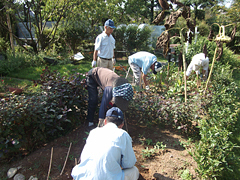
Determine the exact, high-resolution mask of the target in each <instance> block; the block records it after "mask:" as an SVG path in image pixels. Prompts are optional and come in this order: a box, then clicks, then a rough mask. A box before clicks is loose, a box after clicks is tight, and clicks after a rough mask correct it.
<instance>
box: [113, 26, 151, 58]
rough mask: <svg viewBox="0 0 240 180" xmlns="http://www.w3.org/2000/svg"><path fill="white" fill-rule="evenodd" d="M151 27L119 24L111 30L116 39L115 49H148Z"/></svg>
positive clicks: (129, 50)
mask: <svg viewBox="0 0 240 180" xmlns="http://www.w3.org/2000/svg"><path fill="white" fill-rule="evenodd" d="M151 31H152V30H151V29H150V27H148V26H144V27H143V28H138V25H128V26H124V25H123V26H120V27H119V28H116V29H115V30H114V31H113V36H114V38H115V40H116V50H119V51H127V53H130V54H131V53H133V52H137V51H143V50H144V51H149V50H150V48H149V44H150V37H151Z"/></svg>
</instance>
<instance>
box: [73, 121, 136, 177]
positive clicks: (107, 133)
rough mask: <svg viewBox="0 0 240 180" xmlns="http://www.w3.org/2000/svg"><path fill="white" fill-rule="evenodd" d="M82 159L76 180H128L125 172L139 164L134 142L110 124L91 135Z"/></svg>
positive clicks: (97, 129)
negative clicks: (133, 146) (125, 177)
mask: <svg viewBox="0 0 240 180" xmlns="http://www.w3.org/2000/svg"><path fill="white" fill-rule="evenodd" d="M80 159H81V163H80V164H78V165H76V166H75V167H74V168H73V170H72V173H71V175H72V177H73V178H74V179H75V180H124V172H123V170H122V168H123V169H125V168H132V167H133V166H134V165H135V163H136V161H137V160H136V157H135V154H134V151H133V148H132V138H131V137H130V136H129V134H128V133H127V132H126V131H124V130H123V129H119V128H118V127H117V126H116V125H115V124H114V123H110V122H109V123H107V124H106V125H105V126H103V127H102V128H95V129H93V130H92V131H90V134H89V136H88V138H87V141H86V145H85V146H84V148H83V151H82V154H81V157H80Z"/></svg>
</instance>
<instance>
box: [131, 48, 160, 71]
mask: <svg viewBox="0 0 240 180" xmlns="http://www.w3.org/2000/svg"><path fill="white" fill-rule="evenodd" d="M156 61H157V57H156V56H155V55H154V54H151V53H149V52H146V51H140V52H137V53H135V54H133V55H131V56H129V63H130V64H131V63H134V64H137V65H138V66H139V67H140V68H141V69H142V72H143V73H144V74H147V72H148V70H149V68H150V66H151V65H152V64H153V63H154V62H156Z"/></svg>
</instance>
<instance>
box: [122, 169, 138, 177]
mask: <svg viewBox="0 0 240 180" xmlns="http://www.w3.org/2000/svg"><path fill="white" fill-rule="evenodd" d="M123 171H124V180H137V179H138V178H139V171H138V168H137V167H136V166H133V167H132V168H129V169H124V170H123Z"/></svg>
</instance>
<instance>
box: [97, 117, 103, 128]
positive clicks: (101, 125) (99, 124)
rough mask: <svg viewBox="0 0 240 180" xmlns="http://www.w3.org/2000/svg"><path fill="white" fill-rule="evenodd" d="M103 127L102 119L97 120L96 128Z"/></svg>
mask: <svg viewBox="0 0 240 180" xmlns="http://www.w3.org/2000/svg"><path fill="white" fill-rule="evenodd" d="M103 126H104V119H101V118H99V121H98V126H97V127H103Z"/></svg>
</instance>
